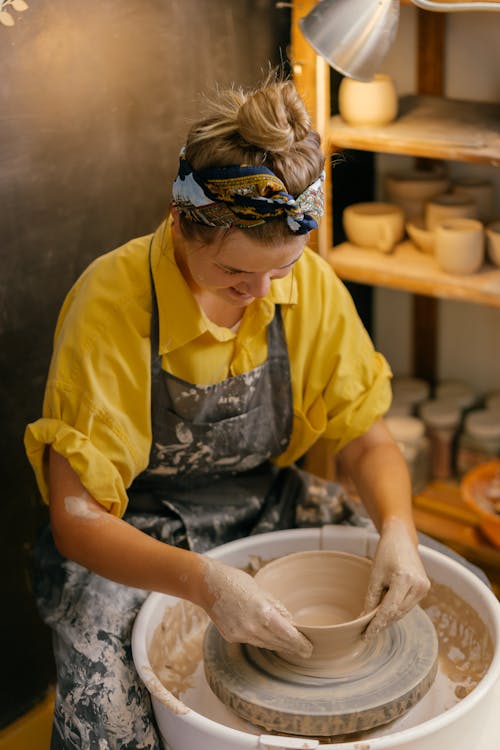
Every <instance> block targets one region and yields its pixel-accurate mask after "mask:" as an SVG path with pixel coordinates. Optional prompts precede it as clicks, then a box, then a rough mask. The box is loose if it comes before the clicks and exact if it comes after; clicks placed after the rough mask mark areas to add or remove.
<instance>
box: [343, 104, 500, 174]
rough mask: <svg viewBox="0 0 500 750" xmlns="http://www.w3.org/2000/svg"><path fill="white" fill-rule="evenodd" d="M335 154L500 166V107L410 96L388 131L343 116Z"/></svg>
mask: <svg viewBox="0 0 500 750" xmlns="http://www.w3.org/2000/svg"><path fill="white" fill-rule="evenodd" d="M328 140H329V144H328V146H329V149H330V150H331V151H334V150H338V149H344V148H353V149H359V150H362V151H380V152H384V153H392V154H408V155H411V156H423V157H427V158H431V159H445V160H447V161H469V162H480V163H487V164H493V165H495V166H500V104H496V103H491V102H476V101H462V100H458V99H443V98H442V97H439V96H428V95H425V96H424V95H422V96H420V95H413V94H412V95H407V96H403V97H401V98H400V99H399V114H398V117H397V119H396V120H394V122H391V123H390V124H389V125H385V126H384V127H381V126H378V127H375V126H373V127H369V126H353V125H348V124H347V123H345V122H344V121H343V120H342V118H341V117H340V115H336V116H335V117H333V118H332V119H331V122H330V129H329V131H328Z"/></svg>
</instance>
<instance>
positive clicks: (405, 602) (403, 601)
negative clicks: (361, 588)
mask: <svg viewBox="0 0 500 750" xmlns="http://www.w3.org/2000/svg"><path fill="white" fill-rule="evenodd" d="M429 588H430V581H429V579H428V578H427V575H426V573H425V570H424V566H423V564H422V561H421V559H420V555H419V554H418V550H417V547H416V545H415V543H414V541H413V539H412V536H411V534H410V531H409V530H408V528H407V526H406V525H405V523H404V522H403V521H402V520H401V519H399V518H391V519H389V520H388V521H387V522H386V523H385V524H384V527H383V529H382V532H381V534H380V540H379V543H378V546H377V551H376V553H375V558H374V561H373V570H372V575H371V579H370V584H369V587H368V593H367V596H366V600H365V607H364V611H365V612H369V611H370V610H371V609H374V608H375V607H376V606H377V604H379V603H380V606H379V608H378V610H377V614H376V615H375V617H374V618H373V620H372V621H371V622H370V624H369V626H368V628H367V629H366V632H365V636H366V637H367V638H371V637H373V636H375V635H377V633H379V632H380V631H381V630H382V629H383V628H385V627H387V625H390V624H391V623H392V622H395V621H396V620H399V619H400V618H401V617H403V616H404V615H405V614H406V613H407V612H409V611H410V610H411V609H412V608H413V607H414V606H415V605H416V604H418V602H419V601H420V600H421V599H422V598H423V597H424V596H425V594H426V593H427V592H428V591H429Z"/></svg>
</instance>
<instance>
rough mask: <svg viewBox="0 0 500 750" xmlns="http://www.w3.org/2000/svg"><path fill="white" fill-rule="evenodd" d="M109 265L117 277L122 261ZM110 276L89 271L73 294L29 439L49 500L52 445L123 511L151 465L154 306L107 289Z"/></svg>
mask: <svg viewBox="0 0 500 750" xmlns="http://www.w3.org/2000/svg"><path fill="white" fill-rule="evenodd" d="M108 264H109V261H108ZM112 270H113V273H112V274H111V275H112V277H114V282H115V284H116V283H119V279H118V280H117V279H116V276H119V274H120V267H119V266H118V267H117V268H115V269H112ZM101 277H102V278H101ZM108 281H109V280H108V279H107V276H106V274H99V273H95V272H90V273H89V274H88V276H84V278H83V280H81V281H79V282H78V283H77V285H76V287H75V288H74V289H73V290H72V291H71V292H70V294H69V295H68V297H67V299H66V301H65V303H64V306H63V308H62V311H61V314H60V317H59V321H58V325H57V329H56V335H55V340H54V352H53V356H52V362H51V366H50V371H49V376H48V380H47V385H46V389H45V397H44V404H43V412H42V417H41V418H40V419H38V420H37V421H35V422H32V423H31V424H29V425H28V426H27V428H26V431H25V437H24V441H25V449H26V454H27V457H28V459H29V461H30V463H31V465H32V467H33V470H34V472H35V477H36V480H37V484H38V488H39V490H40V493H41V495H42V498H43V500H44V501H45V502H47V503H48V502H49V483H48V471H47V469H48V462H47V446H52V447H53V449H54V450H55V451H57V453H60V454H61V455H62V456H64V457H65V458H66V459H67V460H68V461H69V463H70V465H71V467H72V468H73V470H74V471H75V472H76V474H77V475H78V477H79V479H80V481H81V482H82V484H83V486H84V487H85V489H86V490H87V491H88V492H89V493H90V495H91V496H92V497H93V498H95V500H97V501H98V502H99V503H101V504H102V505H103V506H104V507H105V508H106V509H107V510H108V511H110V512H111V513H113V514H114V515H117V516H121V515H123V513H124V512H125V509H126V507H127V502H128V500H127V487H128V486H129V485H130V484H131V482H132V480H133V479H134V477H135V476H137V474H138V473H140V472H141V471H142V470H143V469H144V468H145V467H146V466H147V462H148V457H149V448H150V443H151V435H150V372H149V311H148V310H147V309H146V307H147V306H146V304H145V303H144V300H142V301H141V298H140V295H139V296H137V295H124V296H122V297H121V298H120V299H113V294H112V293H108V294H102V291H103V290H102V289H101V288H100V287H101V286H102V285H104V286H106V285H107V283H108ZM125 286H126V284H125Z"/></svg>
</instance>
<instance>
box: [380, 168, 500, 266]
mask: <svg viewBox="0 0 500 750" xmlns="http://www.w3.org/2000/svg"><path fill="white" fill-rule="evenodd" d="M385 188H386V193H387V195H388V197H389V198H390V200H391V201H392V202H394V203H396V204H397V205H399V206H400V207H401V208H402V209H403V212H404V215H405V218H406V231H407V233H408V236H409V237H410V239H411V240H412V241H413V242H414V244H415V245H416V247H417V248H418V249H419V250H421V251H423V252H426V253H432V254H434V255H435V256H436V261H437V263H438V265H439V267H440V268H441V269H442V270H444V271H446V272H448V273H451V274H469V273H475V272H476V271H478V270H479V269H480V268H481V266H482V265H483V261H484V256H485V231H484V229H485V227H484V225H485V224H486V225H487V226H486V238H487V247H488V256H489V259H490V260H491V262H492V263H494V264H495V265H499V266H500V221H491V217H492V215H493V211H494V186H493V183H491V182H490V181H489V180H484V179H481V178H473V177H466V178H461V179H458V180H456V181H454V182H453V183H451V182H450V180H449V179H448V178H447V177H446V175H445V174H444V173H443V172H442V171H439V170H435V171H430V172H426V171H423V170H418V169H415V170H407V171H405V172H396V173H393V174H389V175H387V177H386V180H385Z"/></svg>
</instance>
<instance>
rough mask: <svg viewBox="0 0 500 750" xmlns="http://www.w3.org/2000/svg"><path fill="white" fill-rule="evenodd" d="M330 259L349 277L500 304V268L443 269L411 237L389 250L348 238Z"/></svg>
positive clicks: (421, 291)
mask: <svg viewBox="0 0 500 750" xmlns="http://www.w3.org/2000/svg"><path fill="white" fill-rule="evenodd" d="M327 260H328V262H329V263H330V264H331V266H332V267H333V269H334V270H335V272H336V273H337V275H338V276H340V278H341V279H345V280H347V281H357V282H359V283H361V284H370V285H375V286H386V287H391V288H393V289H402V290H404V291H407V292H413V293H416V294H424V295H427V296H430V297H439V298H441V299H454V300H461V301H466V302H476V303H479V304H482V305H488V306H490V307H497V308H500V268H496V267H494V266H490V265H485V266H483V268H482V270H481V271H479V272H478V273H474V274H470V275H469V276H453V275H452V274H448V273H445V272H444V271H441V269H440V268H439V267H438V265H437V263H436V259H435V258H434V256H432V255H428V254H427V253H422V252H420V251H419V250H417V249H416V247H415V245H413V243H412V242H410V241H405V242H402V243H401V244H400V245H398V246H397V247H396V249H395V251H394V252H392V253H389V254H386V253H381V252H378V251H377V250H366V249H363V248H360V247H356V246H354V245H351V244H349V243H347V242H344V243H342V244H340V245H337V246H336V247H335V248H333V249H332V250H330V251H329V252H328V254H327Z"/></svg>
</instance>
